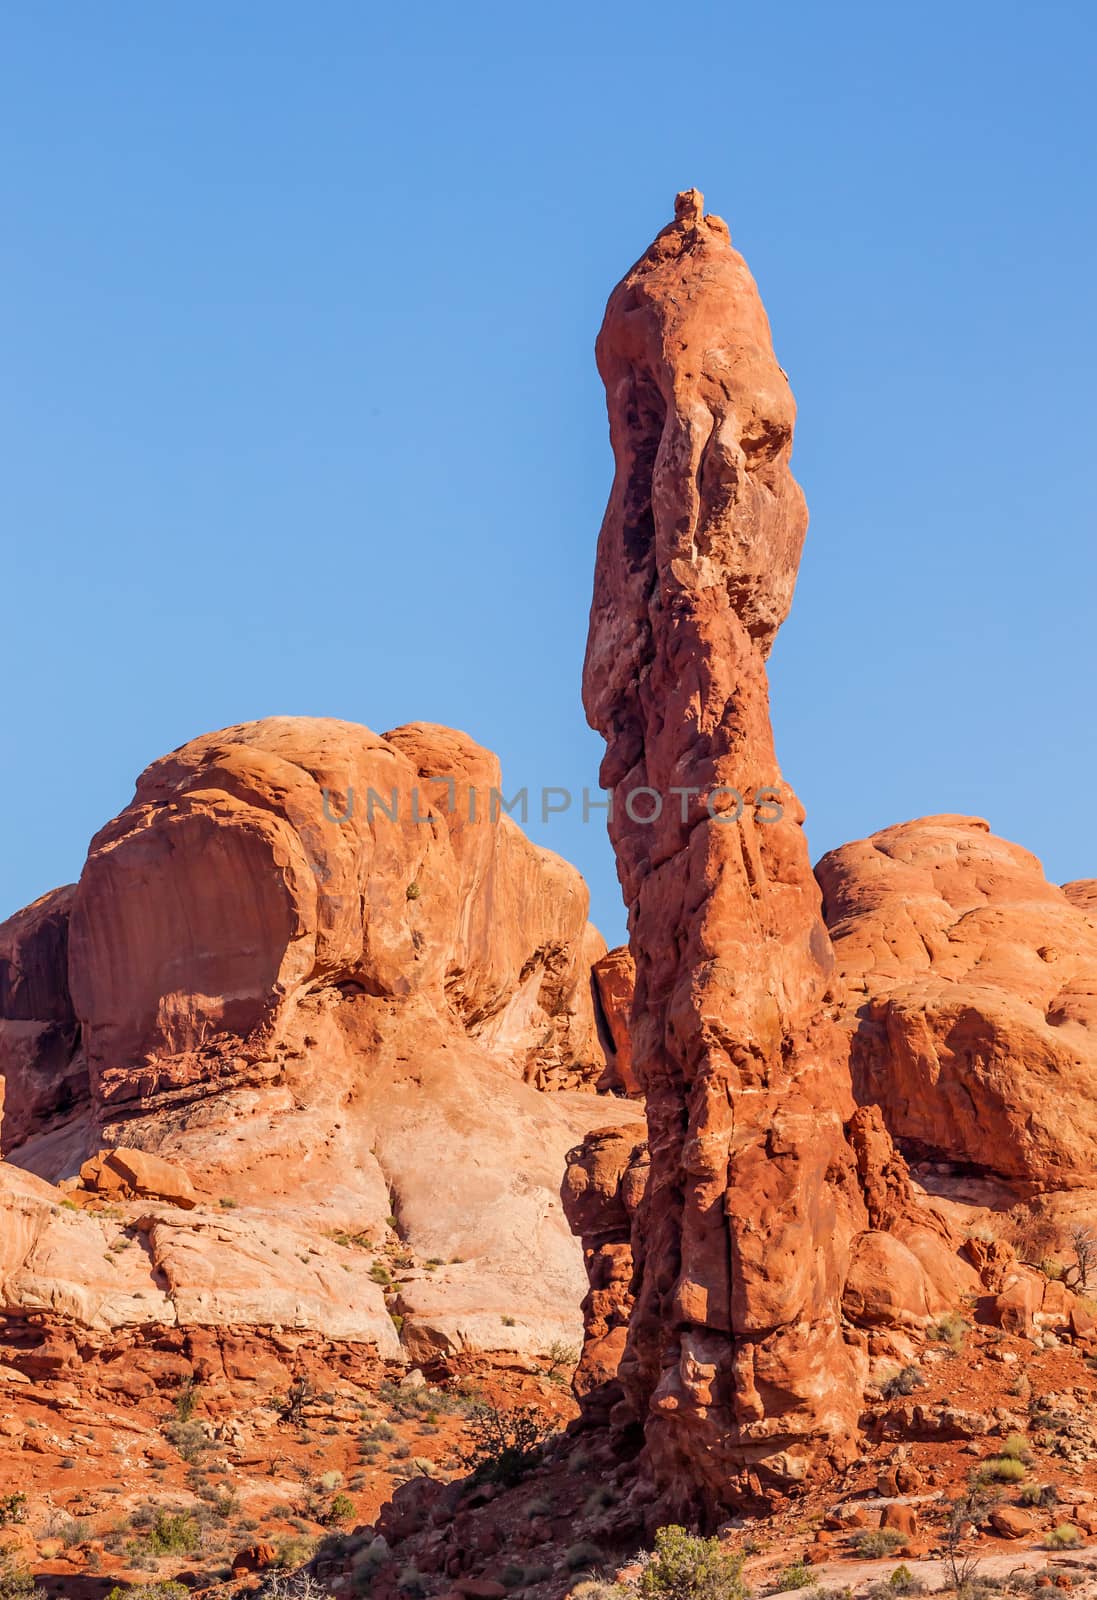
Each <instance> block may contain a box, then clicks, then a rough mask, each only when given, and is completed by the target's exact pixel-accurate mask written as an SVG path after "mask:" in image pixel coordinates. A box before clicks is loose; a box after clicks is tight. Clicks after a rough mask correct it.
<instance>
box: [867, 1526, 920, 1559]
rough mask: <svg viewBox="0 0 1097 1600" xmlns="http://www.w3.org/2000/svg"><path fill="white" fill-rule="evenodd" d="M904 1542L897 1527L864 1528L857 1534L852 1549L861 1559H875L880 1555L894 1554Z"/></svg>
mask: <svg viewBox="0 0 1097 1600" xmlns="http://www.w3.org/2000/svg"><path fill="white" fill-rule="evenodd" d="M906 1542H907V1541H906V1537H905V1536H904V1535H903V1534H901V1533H900V1532H899V1530H898V1529H897V1528H865V1529H864V1530H863V1531H862V1532H861V1533H859V1534H858V1535H857V1538H856V1540H855V1542H854V1549H855V1550H856V1553H857V1554H858V1555H859V1556H860V1557H861V1559H862V1560H863V1561H877V1560H879V1558H880V1557H881V1556H890V1555H892V1554H894V1552H895V1551H896V1550H898V1548H899V1546H900V1545H901V1544H906Z"/></svg>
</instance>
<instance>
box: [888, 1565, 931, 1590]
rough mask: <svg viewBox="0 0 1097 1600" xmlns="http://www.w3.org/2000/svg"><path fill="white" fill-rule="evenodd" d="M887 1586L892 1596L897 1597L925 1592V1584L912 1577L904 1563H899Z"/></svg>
mask: <svg viewBox="0 0 1097 1600" xmlns="http://www.w3.org/2000/svg"><path fill="white" fill-rule="evenodd" d="M887 1586H888V1588H889V1589H890V1590H891V1592H892V1594H898V1595H905V1594H922V1593H923V1592H924V1590H925V1584H924V1583H923V1582H922V1581H921V1579H920V1578H916V1577H915V1576H914V1574H913V1572H911V1570H910V1568H909V1567H908V1566H907V1565H906V1564H905V1563H901V1564H900V1565H899V1566H897V1567H896V1568H895V1571H894V1572H893V1573H892V1574H891V1576H890V1578H889V1579H888V1581H887Z"/></svg>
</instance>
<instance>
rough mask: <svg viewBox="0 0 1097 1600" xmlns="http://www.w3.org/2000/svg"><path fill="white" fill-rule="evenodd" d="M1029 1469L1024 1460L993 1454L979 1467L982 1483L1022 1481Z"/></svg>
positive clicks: (979, 1477)
mask: <svg viewBox="0 0 1097 1600" xmlns="http://www.w3.org/2000/svg"><path fill="white" fill-rule="evenodd" d="M1026 1471H1027V1468H1026V1466H1025V1464H1024V1462H1023V1461H1018V1460H1016V1458H1015V1457H1013V1456H991V1458H990V1460H989V1461H984V1462H983V1464H982V1466H981V1467H980V1468H979V1471H978V1474H977V1477H978V1479H979V1482H980V1483H1020V1482H1021V1481H1022V1480H1023V1478H1024V1476H1025V1473H1026Z"/></svg>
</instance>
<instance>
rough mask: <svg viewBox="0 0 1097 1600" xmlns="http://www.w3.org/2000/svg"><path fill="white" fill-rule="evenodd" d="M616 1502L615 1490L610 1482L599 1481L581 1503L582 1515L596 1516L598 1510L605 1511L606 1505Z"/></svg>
mask: <svg viewBox="0 0 1097 1600" xmlns="http://www.w3.org/2000/svg"><path fill="white" fill-rule="evenodd" d="M616 1503H617V1492H616V1490H615V1489H614V1488H613V1486H612V1484H608V1483H600V1484H599V1485H598V1486H597V1488H595V1489H592V1490H591V1491H590V1493H589V1494H588V1495H587V1498H586V1500H585V1501H584V1503H583V1515H584V1516H585V1517H593V1516H596V1515H597V1513H598V1512H599V1511H605V1510H607V1509H608V1507H610V1506H612V1505H616Z"/></svg>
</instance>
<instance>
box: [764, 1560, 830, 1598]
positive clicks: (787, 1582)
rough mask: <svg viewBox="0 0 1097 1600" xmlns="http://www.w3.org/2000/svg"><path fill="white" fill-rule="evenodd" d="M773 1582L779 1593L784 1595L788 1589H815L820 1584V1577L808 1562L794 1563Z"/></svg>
mask: <svg viewBox="0 0 1097 1600" xmlns="http://www.w3.org/2000/svg"><path fill="white" fill-rule="evenodd" d="M773 1581H774V1583H775V1584H776V1586H777V1589H778V1591H779V1593H781V1594H784V1593H785V1591H786V1590H788V1589H811V1588H814V1587H815V1585H816V1584H817V1583H818V1582H819V1575H818V1573H816V1572H814V1571H813V1570H812V1568H811V1567H809V1566H808V1564H807V1562H806V1561H793V1562H792V1563H791V1565H790V1566H787V1567H786V1568H785V1570H784V1571H783V1572H779V1573H778V1574H777V1576H776V1578H775V1579H774V1580H773Z"/></svg>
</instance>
